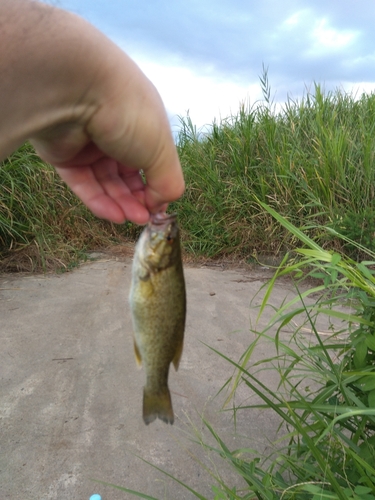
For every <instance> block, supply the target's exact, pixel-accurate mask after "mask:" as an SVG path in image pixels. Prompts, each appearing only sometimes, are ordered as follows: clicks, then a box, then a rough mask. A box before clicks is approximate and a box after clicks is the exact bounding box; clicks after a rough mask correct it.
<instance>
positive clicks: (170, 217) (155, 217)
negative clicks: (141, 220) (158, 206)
mask: <svg viewBox="0 0 375 500" xmlns="http://www.w3.org/2000/svg"><path fill="white" fill-rule="evenodd" d="M176 218H177V214H176V213H173V214H166V213H165V212H159V213H157V214H151V216H150V224H152V225H153V226H154V225H155V226H165V225H166V224H168V223H169V222H175V221H176Z"/></svg>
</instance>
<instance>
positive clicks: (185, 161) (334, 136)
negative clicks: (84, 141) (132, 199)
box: [176, 70, 375, 259]
mask: <svg viewBox="0 0 375 500" xmlns="http://www.w3.org/2000/svg"><path fill="white" fill-rule="evenodd" d="M260 83H261V88H262V91H263V95H264V101H262V102H258V103H255V104H254V105H252V106H250V105H245V104H243V105H242V106H241V108H240V110H239V112H238V114H237V115H234V116H231V117H229V118H227V119H225V120H223V121H222V122H221V123H219V124H218V123H216V122H214V123H213V125H212V126H211V128H210V130H209V132H206V133H203V132H202V133H199V132H197V130H196V128H195V127H194V125H193V124H192V123H191V120H190V118H189V117H187V118H185V119H181V125H182V126H181V132H180V135H179V139H178V149H179V153H180V158H181V162H182V165H183V169H184V172H185V177H186V185H187V191H186V194H185V196H184V197H183V198H182V200H181V201H179V202H178V211H179V213H180V219H181V225H182V227H183V228H184V230H185V246H186V247H187V248H188V249H189V250H190V251H192V252H194V253H196V254H202V253H203V254H206V255H207V254H208V255H210V256H216V255H223V254H226V255H228V254H232V255H233V254H234V255H237V256H240V257H242V258H247V259H249V258H250V257H251V256H254V255H255V256H256V255H259V254H277V253H280V252H281V253H282V254H283V253H285V252H286V251H288V250H289V249H292V248H295V246H296V244H297V240H296V239H295V238H294V236H293V234H292V233H289V232H288V231H287V230H285V229H284V228H283V227H282V226H280V224H278V223H277V221H275V220H274V219H273V218H272V217H269V215H268V214H267V212H265V211H264V209H263V208H262V207H261V206H260V205H259V203H258V201H261V202H263V203H267V204H268V205H270V206H271V207H272V208H274V209H275V210H276V211H277V212H278V213H279V214H281V215H282V216H284V217H285V218H287V219H288V220H289V221H290V222H292V223H293V224H295V225H296V226H298V227H301V228H304V230H305V232H306V234H308V235H309V236H310V237H312V238H314V240H315V241H317V242H318V243H319V244H321V245H322V246H324V247H325V248H337V249H340V248H342V244H343V243H342V240H340V238H337V237H332V236H331V235H327V233H325V232H322V231H320V229H319V227H318V226H319V225H329V226H331V227H332V228H335V229H336V230H337V231H338V232H340V233H341V232H342V231H343V232H344V234H345V235H346V236H348V237H349V238H350V239H352V240H354V241H355V242H358V243H362V244H363V245H365V246H366V247H367V248H371V245H373V240H374V231H375V227H374V217H375V215H374V214H375V202H374V200H375V192H374V186H375V183H374V181H375V169H374V158H375V146H374V144H375V143H374V140H373V138H374V135H375V114H374V113H375V95H374V94H370V95H365V94H364V95H362V96H361V97H360V98H359V99H355V98H354V97H353V96H351V95H348V94H345V93H343V92H341V91H339V90H337V91H336V92H334V93H327V94H324V93H323V91H322V89H321V87H320V86H319V85H317V84H316V85H315V86H314V91H313V93H307V95H306V96H305V97H304V98H303V99H301V100H300V101H293V100H291V99H289V100H288V101H287V102H286V104H285V105H284V106H283V108H282V109H281V110H280V111H276V110H275V107H274V105H273V102H272V99H271V91H270V85H269V81H268V77H267V71H266V70H264V72H263V75H262V76H261V77H260ZM176 208H177V206H176ZM359 228H361V229H359ZM345 248H346V249H347V247H345ZM351 251H352V256H353V257H354V258H357V257H360V255H357V253H356V252H357V250H356V248H355V247H352V248H351Z"/></svg>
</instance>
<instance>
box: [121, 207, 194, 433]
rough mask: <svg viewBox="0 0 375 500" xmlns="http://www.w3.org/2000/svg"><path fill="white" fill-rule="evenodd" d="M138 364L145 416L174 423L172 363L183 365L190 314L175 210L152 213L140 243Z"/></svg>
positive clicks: (134, 307)
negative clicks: (141, 369) (141, 372)
mask: <svg viewBox="0 0 375 500" xmlns="http://www.w3.org/2000/svg"><path fill="white" fill-rule="evenodd" d="M129 302H130V308H131V312H132V320H133V329H134V350H135V356H136V360H137V362H138V364H143V365H144V367H145V369H146V385H145V387H144V389H143V420H144V422H145V423H146V424H149V423H150V422H153V421H154V420H155V419H156V418H160V419H161V420H163V421H164V422H166V423H170V424H173V421H174V414H173V409H172V401H171V395H170V392H169V388H168V373H169V365H170V363H173V365H174V367H175V369H176V370H177V369H178V365H179V362H180V358H181V354H182V348H183V340H184V330H185V316H186V293H185V280H184V273H183V268H182V260H181V248H180V234H179V228H178V225H177V218H176V215H175V214H172V215H169V214H156V215H152V216H151V219H150V221H149V223H148V225H147V226H146V227H145V229H144V230H143V232H142V233H141V235H140V237H139V240H138V242H137V244H136V247H135V252H134V260H133V268H132V284H131V289H130V296H129Z"/></svg>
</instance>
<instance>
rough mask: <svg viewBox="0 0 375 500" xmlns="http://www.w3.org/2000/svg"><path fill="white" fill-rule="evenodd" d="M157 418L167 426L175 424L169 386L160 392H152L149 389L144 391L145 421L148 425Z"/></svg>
mask: <svg viewBox="0 0 375 500" xmlns="http://www.w3.org/2000/svg"><path fill="white" fill-rule="evenodd" d="M156 418H160V420H163V422H165V423H166V424H173V422H174V414H173V408H172V401H171V395H170V392H169V389H168V387H167V386H166V387H165V388H164V389H162V390H159V391H158V392H153V391H150V390H149V389H148V388H147V387H145V388H144V390H143V420H144V422H145V424H146V425H148V424H150V423H151V422H153V421H154V420H155V419H156Z"/></svg>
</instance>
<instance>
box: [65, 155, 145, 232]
mask: <svg viewBox="0 0 375 500" xmlns="http://www.w3.org/2000/svg"><path fill="white" fill-rule="evenodd" d="M121 168H123V167H122V166H121ZM56 169H57V171H58V173H59V174H60V176H61V178H62V179H63V180H64V181H65V182H66V183H67V184H68V185H69V186H70V188H71V189H72V191H73V192H74V193H75V194H76V195H77V196H78V197H79V198H80V199H81V200H82V201H83V203H85V204H86V205H87V207H88V208H89V209H90V210H91V211H92V212H93V213H94V214H95V215H96V216H97V217H101V218H105V219H108V220H111V221H112V222H115V223H119V224H120V223H123V222H124V221H125V220H131V221H133V222H135V223H136V224H146V222H147V221H148V219H149V211H148V210H147V209H146V208H145V206H144V184H143V182H142V178H141V176H140V174H139V172H137V171H128V172H126V173H122V174H121V175H120V174H119V167H118V165H117V163H116V162H115V161H114V160H110V159H107V158H103V159H100V160H98V161H97V162H95V163H94V164H93V165H84V166H82V165H81V166H75V167H64V168H61V167H57V168H56Z"/></svg>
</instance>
